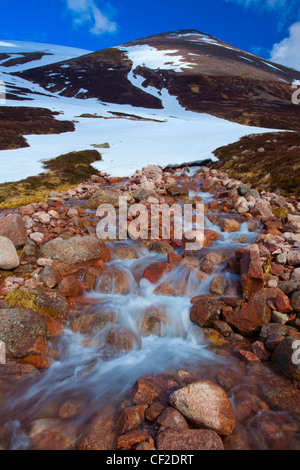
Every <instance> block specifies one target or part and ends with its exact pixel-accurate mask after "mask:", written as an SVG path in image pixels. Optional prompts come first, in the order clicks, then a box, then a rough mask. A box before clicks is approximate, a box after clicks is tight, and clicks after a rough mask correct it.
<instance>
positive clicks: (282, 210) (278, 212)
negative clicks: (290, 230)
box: [273, 206, 291, 219]
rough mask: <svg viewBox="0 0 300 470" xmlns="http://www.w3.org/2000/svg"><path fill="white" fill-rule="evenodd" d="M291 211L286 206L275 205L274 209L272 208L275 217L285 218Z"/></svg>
mask: <svg viewBox="0 0 300 470" xmlns="http://www.w3.org/2000/svg"><path fill="white" fill-rule="evenodd" d="M290 212H291V211H289V210H288V209H287V208H286V207H283V206H280V207H277V208H276V209H273V214H274V215H275V217H276V218H277V219H285V218H286V217H287V216H288V214H290Z"/></svg>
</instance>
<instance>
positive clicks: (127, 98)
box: [18, 30, 300, 130]
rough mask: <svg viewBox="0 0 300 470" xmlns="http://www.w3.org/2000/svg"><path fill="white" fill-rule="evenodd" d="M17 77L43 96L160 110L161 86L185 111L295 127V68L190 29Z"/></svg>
mask: <svg viewBox="0 0 300 470" xmlns="http://www.w3.org/2000/svg"><path fill="white" fill-rule="evenodd" d="M18 75H19V76H20V77H22V78H25V79H26V80H29V81H33V82H35V83H37V84H39V85H41V86H42V87H43V88H44V89H46V90H47V91H48V92H50V93H58V94H59V95H61V96H66V97H76V98H81V99H85V98H97V99H98V100H100V101H102V102H108V103H117V104H127V105H128V104H129V105H131V106H135V107H144V108H153V109H160V108H162V107H163V103H162V100H161V93H162V91H163V90H164V89H167V90H168V92H169V94H170V95H173V96H176V98H177V99H178V101H179V103H180V104H181V105H182V106H183V107H184V108H186V109H187V110H191V111H196V112H201V113H209V114H212V115H214V116H218V117H221V118H225V119H227V120H232V121H235V122H239V123H242V124H247V125H253V126H260V127H270V128H277V129H287V128H288V129H291V128H292V129H297V130H299V129H300V109H298V108H295V106H294V105H293V104H292V102H291V95H292V89H291V84H292V83H293V82H294V81H295V80H299V79H300V72H297V71H295V70H292V69H289V68H286V67H284V66H281V65H277V64H273V63H271V62H269V61H267V60H264V59H262V58H260V57H257V56H255V55H252V54H250V53H248V52H245V51H242V50H240V49H238V48H236V47H234V46H231V45H229V44H226V43H224V42H222V41H220V40H219V39H216V38H214V37H213V36H210V35H207V34H204V33H201V32H200V31H196V30H183V31H173V32H169V33H163V34H158V35H155V36H150V37H147V38H143V39H139V40H136V41H133V42H129V43H126V44H123V45H122V46H118V47H114V48H110V49H104V50H100V51H98V52H93V53H90V54H87V55H83V56H80V57H75V58H72V59H70V60H66V61H63V62H59V63H56V64H51V65H47V66H44V67H38V68H33V69H30V70H26V71H24V72H20V73H18Z"/></svg>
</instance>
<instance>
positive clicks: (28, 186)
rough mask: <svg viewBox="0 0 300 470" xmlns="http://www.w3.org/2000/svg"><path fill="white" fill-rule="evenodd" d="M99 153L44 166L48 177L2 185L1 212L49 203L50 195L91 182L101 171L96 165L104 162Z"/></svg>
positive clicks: (88, 152)
mask: <svg viewBox="0 0 300 470" xmlns="http://www.w3.org/2000/svg"><path fill="white" fill-rule="evenodd" d="M101 159H102V157H101V154H100V153H99V152H98V151H97V150H84V151H80V152H71V153H68V154H65V155H60V156H59V157H57V158H53V159H52V160H48V161H45V162H43V165H44V167H45V169H46V170H48V172H47V173H42V174H40V175H38V176H31V177H29V178H26V179H24V180H21V181H18V182H16V183H3V184H0V208H12V207H19V206H23V205H27V204H29V203H32V202H42V201H47V199H48V197H49V192H50V191H58V192H61V191H65V190H67V189H71V188H74V187H76V186H77V185H78V184H79V183H81V182H82V181H86V180H89V179H90V177H91V176H92V175H95V174H98V171H97V170H96V169H95V168H94V167H93V166H92V163H94V162H96V161H100V160H101Z"/></svg>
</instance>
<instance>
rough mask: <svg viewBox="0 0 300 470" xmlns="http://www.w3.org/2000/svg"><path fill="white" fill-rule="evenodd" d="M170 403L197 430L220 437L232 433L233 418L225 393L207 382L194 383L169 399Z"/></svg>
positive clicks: (177, 391) (176, 392) (174, 393)
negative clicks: (209, 432) (210, 432)
mask: <svg viewBox="0 0 300 470" xmlns="http://www.w3.org/2000/svg"><path fill="white" fill-rule="evenodd" d="M169 400H170V403H171V405H172V406H174V407H175V408H176V409H177V410H178V411H179V412H180V413H181V414H182V415H183V416H184V417H185V418H186V419H187V420H188V421H190V422H191V423H193V424H194V426H196V427H198V428H206V429H211V430H213V431H215V432H217V433H218V434H220V435H221V436H227V435H229V434H231V433H232V431H233V429H234V426H235V416H234V412H233V409H232V405H231V403H230V401H229V399H228V397H227V395H226V393H225V391H224V390H223V389H222V388H221V387H219V386H218V385H216V384H214V383H212V382H208V381H199V382H194V383H192V384H191V385H188V386H187V387H183V388H180V389H178V390H176V391H175V392H173V393H172V394H171V395H170V397H169Z"/></svg>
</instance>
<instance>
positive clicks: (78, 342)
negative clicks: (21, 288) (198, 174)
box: [0, 192, 298, 449]
mask: <svg viewBox="0 0 300 470" xmlns="http://www.w3.org/2000/svg"><path fill="white" fill-rule="evenodd" d="M193 195H194V194H191V197H192V196H193ZM197 195H200V196H202V198H203V200H204V202H209V200H210V199H211V196H210V195H208V194H206V193H200V192H199V193H198V194H197ZM206 227H207V228H211V229H213V230H214V231H217V232H218V233H219V235H220V238H219V240H218V241H216V242H214V244H213V246H212V248H205V249H203V250H201V253H200V255H199V254H198V255H199V257H203V256H204V255H205V254H207V253H209V252H210V251H213V252H214V251H216V250H217V251H218V252H222V253H223V254H225V258H226V256H229V255H230V253H232V252H233V251H234V250H235V249H236V248H237V247H240V246H241V243H239V242H238V241H237V240H238V239H239V238H240V237H241V236H243V237H245V240H244V241H245V243H244V244H250V243H251V242H252V241H253V240H254V239H255V238H256V236H257V234H256V233H252V232H250V231H249V229H248V225H247V223H244V224H242V226H241V231H240V232H238V233H230V234H228V233H222V232H221V231H220V229H219V227H218V226H216V225H214V224H212V223H211V222H210V221H209V220H208V219H206ZM122 246H123V248H125V249H126V248H127V249H134V253H135V255H134V258H133V259H119V258H118V249H119V248H120V247H121V248H122ZM111 249H112V250H113V251H114V253H115V255H114V259H113V261H112V262H111V263H108V264H107V267H106V270H105V275H104V276H102V277H101V278H99V280H98V282H97V285H96V288H95V290H94V291H93V292H90V293H87V294H85V296H84V298H83V299H82V301H81V302H79V303H78V304H77V305H76V306H75V308H74V311H73V316H72V318H71V321H70V324H69V325H68V327H67V328H66V329H65V331H64V333H63V335H62V336H61V337H59V339H57V340H56V341H55V342H54V343H53V344H52V357H53V358H54V359H55V360H53V364H52V365H51V367H50V368H49V369H48V370H47V371H45V372H44V373H43V374H41V376H39V377H34V378H30V379H24V380H22V382H21V384H20V385H17V386H16V387H15V388H14V389H13V390H10V391H9V394H4V397H3V398H2V404H1V411H0V420H1V421H0V422H1V423H2V425H5V430H6V432H8V434H9V435H10V447H11V448H17V449H19V448H21V449H23V448H28V446H30V439H29V438H28V434H27V433H28V430H29V429H30V426H31V425H32V423H34V422H35V421H36V420H38V419H40V418H52V417H53V416H56V413H57V409H59V407H60V406H61V405H62V404H63V403H64V402H66V401H67V400H77V401H79V402H81V403H83V411H82V413H80V414H79V416H78V418H77V419H76V420H73V421H72V432H80V429H81V427H82V426H84V425H85V424H86V423H88V422H89V421H90V419H91V418H92V417H93V416H94V415H95V413H97V412H98V411H99V410H101V409H105V408H108V407H109V406H111V405H113V406H114V407H115V408H116V407H118V404H119V403H121V402H122V400H123V399H124V397H126V396H127V394H128V392H129V391H130V389H131V388H132V386H133V384H134V383H135V382H136V380H137V379H139V378H140V377H142V376H145V375H147V374H152V375H168V374H169V375H170V376H172V374H173V375H174V376H176V373H177V371H178V370H179V369H183V370H186V371H189V373H191V374H194V377H200V378H212V379H214V378H215V376H216V375H217V377H218V380H219V382H220V380H221V378H222V377H223V382H224V386H225V388H226V383H227V382H228V381H229V382H230V381H234V386H233V387H228V388H229V389H230V390H231V392H230V399H231V400H232V403H233V405H234V407H235V409H236V410H237V413H240V411H239V406H240V405H239V403H240V401H241V399H240V393H242V394H243V393H246V392H247V390H248V388H247V387H249V386H250V390H252V389H251V387H252V386H253V383H251V378H250V376H251V374H249V371H248V372H247V370H246V369H245V366H241V365H240V363H239V362H237V361H236V360H235V358H234V357H233V356H232V355H231V354H230V353H227V354H225V353H224V351H223V352H222V353H221V352H217V351H216V350H213V349H212V348H211V347H210V346H209V345H208V344H207V342H206V341H205V339H204V335H203V332H202V330H201V328H199V327H198V326H197V325H195V324H193V323H192V322H191V321H190V318H189V311H190V307H191V304H190V300H191V298H192V297H194V296H196V295H200V294H209V293H210V284H211V281H212V280H213V278H214V277H215V276H216V275H217V274H219V273H221V272H224V273H225V276H226V280H227V282H228V285H230V286H232V289H233V291H234V290H235V286H236V281H237V280H238V276H237V275H236V274H234V273H232V272H230V271H228V270H226V268H225V266H226V263H224V264H223V265H219V266H218V267H217V268H216V270H215V271H214V272H213V273H212V274H211V275H209V276H207V277H206V278H205V279H204V280H202V281H199V278H198V277H197V274H196V273H197V270H196V269H194V268H193V266H189V265H178V266H177V267H176V268H175V269H173V270H172V271H171V272H168V273H166V274H165V275H164V276H163V277H162V279H161V280H160V281H159V282H158V283H157V284H155V285H154V284H152V283H150V282H149V281H148V280H146V279H144V278H143V273H144V271H145V269H146V268H147V266H149V265H150V264H151V263H154V262H162V261H166V260H167V255H164V254H157V253H154V254H153V253H150V252H149V251H148V250H147V249H145V248H144V247H143V246H142V245H140V244H139V243H138V242H123V243H120V242H118V243H112V244H111ZM165 282H167V283H168V285H169V286H171V287H172V288H173V289H174V290H175V292H176V293H177V295H176V296H165V295H157V294H156V293H154V291H155V290H156V289H157V288H158V287H159V286H160V285H162V284H163V283H165ZM233 293H235V292H233ZM101 321H104V322H105V325H104V327H103V325H102V324H101ZM100 324H101V325H100ZM99 325H100V326H99ZM116 337H117V338H118V341H117V343H118V344H117V345H118V349H117V350H116V349H115V346H116V345H115V342H114V341H112V340H111V338H116ZM120 338H121V339H120ZM254 372H255V371H254ZM255 373H256V374H257V375H258V377H259V379H258V380H260V379H263V377H260V376H259V374H260V372H259V371H256V372H255ZM247 375H248V377H247ZM243 384H246V389H244V388H243V387H244V385H243ZM249 384H250V385H249ZM241 390H242V392H241ZM245 390H246V392H245ZM248 391H249V390H248ZM249 393H250V392H249ZM251 393H252V392H251ZM258 413H274V412H273V411H269V410H268V409H264V407H263V409H259V410H258ZM275 415H276V419H275V418H274V419H273V416H272V415H270V416H271V421H272V422H276V420H278V419H279V418H280V419H281V421H282V420H283V421H284V420H287V422H288V423H290V421H289V419H290V418H289V417H288V418H287V417H286V414H284V416H283V417H282V415H280V414H278V413H275ZM257 416H260V415H258V414H256V415H255V416H254V418H253V419H255V418H256V419H258V418H257ZM270 416H269V415H268V416H267V419H270ZM288 416H289V415H288ZM238 422H239V421H238ZM284 422H285V421H284ZM291 422H292V423H293V426H294V428H293V429H294V430H293V433H294V434H293V439H294V440H293V442H294V441H295V442H298V441H297V439H296V438H295V435H296V436H298V435H297V433H298V427H297V426H296V425H295V424H294V421H293V420H292V421H291ZM254 424H255V423H254ZM66 426H67V425H66ZM295 426H296V427H295ZM250 427H251V426H250ZM287 428H288V429H289V426H288V425H287ZM253 429H254V431H248V432H246V431H245V429H244V428H243V432H244V433H246V437H247V439H250V437H249V436H251V444H249V447H250V448H256V447H258V448H260V446H261V444H260V443H259V442H261V437H260V438H259V439H257V438H255V435H256V434H257V433H256V434H255V429H256V428H255V425H254V427H253ZM251 432H252V434H251ZM253 433H254V434H253ZM289 439H290V441H291V438H290V435H289ZM295 439H296V440H295ZM258 441H259V442H258ZM263 447H264V448H265V447H270V444H269V442H267V443H266V444H264V446H263Z"/></svg>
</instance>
